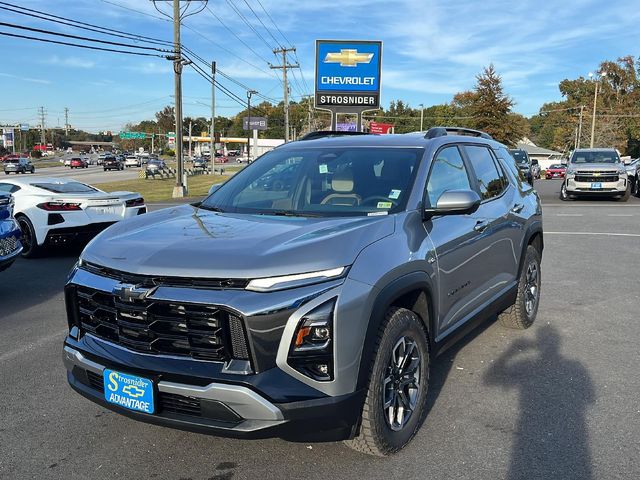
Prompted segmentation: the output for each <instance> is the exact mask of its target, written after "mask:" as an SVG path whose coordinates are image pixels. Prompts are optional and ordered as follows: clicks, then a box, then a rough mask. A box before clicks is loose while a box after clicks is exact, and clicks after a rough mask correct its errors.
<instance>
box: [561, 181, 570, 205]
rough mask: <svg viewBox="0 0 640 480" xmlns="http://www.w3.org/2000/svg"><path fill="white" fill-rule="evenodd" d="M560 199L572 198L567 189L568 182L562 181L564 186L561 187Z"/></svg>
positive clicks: (565, 200)
mask: <svg viewBox="0 0 640 480" xmlns="http://www.w3.org/2000/svg"><path fill="white" fill-rule="evenodd" d="M560 200H562V201H563V202H568V201H569V200H571V195H569V192H568V191H567V182H562V187H560Z"/></svg>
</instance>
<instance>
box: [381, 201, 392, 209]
mask: <svg viewBox="0 0 640 480" xmlns="http://www.w3.org/2000/svg"><path fill="white" fill-rule="evenodd" d="M392 206H393V203H391V202H378V208H391V207H392Z"/></svg>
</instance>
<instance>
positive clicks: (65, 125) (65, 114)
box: [64, 107, 69, 135]
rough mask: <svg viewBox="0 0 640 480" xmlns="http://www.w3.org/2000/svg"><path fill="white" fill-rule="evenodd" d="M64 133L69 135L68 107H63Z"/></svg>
mask: <svg viewBox="0 0 640 480" xmlns="http://www.w3.org/2000/svg"><path fill="white" fill-rule="evenodd" d="M64 134H65V135H69V109H68V108H67V107H64Z"/></svg>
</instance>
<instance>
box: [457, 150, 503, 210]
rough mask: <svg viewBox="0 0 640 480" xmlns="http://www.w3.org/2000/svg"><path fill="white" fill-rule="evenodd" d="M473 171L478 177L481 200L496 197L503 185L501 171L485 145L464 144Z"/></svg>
mask: <svg viewBox="0 0 640 480" xmlns="http://www.w3.org/2000/svg"><path fill="white" fill-rule="evenodd" d="M465 150H466V152H467V154H468V155H469V159H470V160H471V165H472V167H473V171H474V172H475V173H476V177H477V179H478V188H479V189H480V196H481V198H482V199H483V200H487V199H489V198H493V197H497V196H498V195H500V194H501V193H502V191H503V190H504V187H505V183H504V178H503V176H502V173H501V172H499V171H498V167H497V166H496V162H495V161H494V159H493V155H491V152H490V151H489V149H488V148H486V147H479V146H466V147H465Z"/></svg>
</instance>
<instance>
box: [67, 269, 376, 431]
mask: <svg viewBox="0 0 640 480" xmlns="http://www.w3.org/2000/svg"><path fill="white" fill-rule="evenodd" d="M104 275H111V274H110V273H109V272H104V273H102V274H97V273H94V272H93V271H87V270H85V269H84V268H80V269H76V270H74V272H72V274H71V277H70V281H69V284H68V286H67V292H66V293H67V306H68V311H70V309H73V308H74V303H73V300H71V301H70V299H72V298H73V296H74V295H75V293H74V291H75V289H77V288H81V289H87V288H89V289H92V290H98V291H100V292H105V293H111V292H113V291H114V289H115V291H117V290H118V288H121V287H122V285H123V283H121V281H120V280H118V279H116V278H113V277H109V276H104ZM133 280H134V279H130V280H129V281H133ZM347 282H350V281H349V280H348V279H339V280H335V281H331V282H326V283H323V284H317V285H311V286H307V287H300V288H296V289H291V290H286V291H278V292H271V293H258V292H250V291H245V290H239V289H211V290H210V289H206V288H202V287H200V288H196V287H192V288H188V287H177V286H165V285H161V286H159V287H157V288H155V289H153V290H152V291H151V292H150V293H149V294H148V295H147V296H146V299H147V300H148V301H149V302H151V304H152V305H156V304H163V303H164V302H171V303H172V304H181V303H183V302H187V303H188V304H189V305H208V306H213V307H216V308H218V309H221V310H231V311H233V312H236V314H237V315H238V316H239V317H241V319H242V323H243V325H244V329H245V333H246V338H247V341H248V346H249V350H250V352H249V358H250V360H249V361H248V362H247V361H241V360H236V359H232V360H228V361H222V360H218V361H216V360H203V359H198V358H195V357H191V356H185V355H178V354H175V355H169V354H157V353H144V352H140V351H135V350H131V349H130V348H128V347H126V346H125V345H123V344H118V343H114V342H115V341H109V340H107V339H105V338H103V337H99V336H96V334H92V333H90V332H88V331H86V330H85V328H84V327H82V328H83V330H82V331H80V329H79V327H78V326H75V325H74V324H73V322H72V323H71V330H70V334H69V336H68V337H67V339H66V341H65V347H64V361H65V365H66V367H67V370H68V380H69V384H70V385H71V387H72V388H73V389H74V390H76V391H77V392H78V393H80V394H81V395H83V396H85V397H87V398H89V399H90V400H92V401H94V402H96V403H99V404H101V405H103V406H105V407H106V408H109V409H111V410H114V411H116V412H118V413H122V414H125V415H127V416H129V417H132V418H135V419H137V420H141V421H145V422H149V423H155V424H161V425H165V426H170V427H174V428H179V429H186V430H193V431H198V432H202V433H211V434H215V435H221V436H233V437H243V438H264V437H274V436H277V437H282V438H285V439H289V440H304V441H314V440H341V439H345V438H349V437H351V436H352V435H353V433H354V431H355V428H356V426H357V423H358V419H359V417H360V412H361V409H362V405H363V402H364V391H363V390H357V389H356V385H358V374H359V366H360V363H359V361H360V356H361V347H362V345H364V336H365V333H366V325H367V322H368V318H369V315H370V312H368V311H365V310H366V309H367V308H370V307H369V305H371V304H372V301H371V299H370V298H369V297H368V295H369V294H371V293H372V291H371V287H370V286H367V285H364V284H360V283H358V282H355V281H353V282H352V283H351V282H350V285H348V287H346V288H344V285H345V283H347ZM332 298H337V299H338V300H337V302H336V306H335V317H334V347H335V348H334V354H333V355H334V358H333V362H334V366H335V378H334V380H332V381H326V382H320V381H315V380H313V379H311V378H310V377H307V376H305V375H303V374H302V373H300V372H298V371H296V370H294V369H293V368H292V367H291V366H289V365H288V364H287V352H288V349H289V345H291V340H292V338H293V331H294V329H295V328H296V326H297V325H298V322H299V319H300V317H301V316H302V315H303V314H304V313H306V312H309V311H311V310H313V309H314V308H316V307H317V306H318V305H320V304H323V303H324V302H326V301H327V300H329V299H332ZM73 315H74V313H73V312H71V313H70V318H73ZM341 320H342V321H341ZM80 325H81V324H80ZM104 368H108V369H111V370H116V371H120V372H123V373H130V374H133V375H139V376H141V377H144V378H148V379H150V380H152V381H153V382H154V385H155V386H156V392H157V401H158V404H157V405H156V407H157V408H156V412H157V413H156V414H153V415H148V414H144V413H137V412H132V411H129V410H126V409H123V408H121V407H118V406H115V405H112V404H110V403H107V402H106V401H105V400H104V396H103V390H101V384H102V379H101V375H102V371H103V370H104ZM166 395H169V396H170V401H171V402H173V404H172V405H168V404H167V401H165V399H164V396H166ZM175 404H179V405H187V406H188V405H196V407H191V408H192V410H191V411H181V412H176V409H175V408H174V407H173V405H175ZM193 408H195V412H194V410H193Z"/></svg>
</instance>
